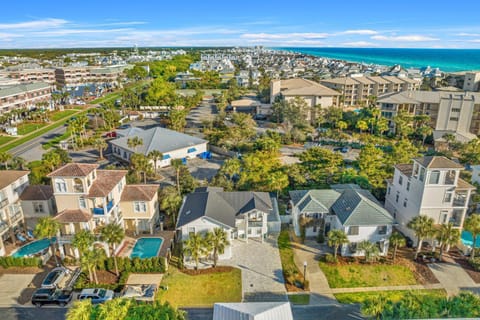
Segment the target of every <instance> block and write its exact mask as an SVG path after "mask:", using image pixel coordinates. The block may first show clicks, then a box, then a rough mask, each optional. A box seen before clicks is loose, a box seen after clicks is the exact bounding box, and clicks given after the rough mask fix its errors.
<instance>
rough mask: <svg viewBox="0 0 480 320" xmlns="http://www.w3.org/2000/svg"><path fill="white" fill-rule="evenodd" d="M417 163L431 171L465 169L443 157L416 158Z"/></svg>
mask: <svg viewBox="0 0 480 320" xmlns="http://www.w3.org/2000/svg"><path fill="white" fill-rule="evenodd" d="M414 160H415V161H417V162H418V163H420V164H421V165H422V166H424V167H425V168H430V169H463V168H464V167H463V166H462V165H461V164H459V163H457V162H455V161H452V160H450V159H448V158H446V157H443V156H426V157H422V158H415V159H414Z"/></svg>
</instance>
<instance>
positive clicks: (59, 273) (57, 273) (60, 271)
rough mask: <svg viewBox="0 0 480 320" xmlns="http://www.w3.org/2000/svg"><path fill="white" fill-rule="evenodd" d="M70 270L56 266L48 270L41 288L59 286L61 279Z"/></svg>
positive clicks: (62, 279)
mask: <svg viewBox="0 0 480 320" xmlns="http://www.w3.org/2000/svg"><path fill="white" fill-rule="evenodd" d="M70 273H71V271H70V270H69V269H67V268H64V267H57V268H55V269H53V270H52V271H50V272H49V273H48V274H47V276H46V277H45V279H43V282H42V285H41V287H42V288H47V289H53V288H59V287H61V283H62V281H64V279H65V278H66V277H67V275H69V274H70Z"/></svg>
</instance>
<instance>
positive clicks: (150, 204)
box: [120, 184, 160, 234]
mask: <svg viewBox="0 0 480 320" xmlns="http://www.w3.org/2000/svg"><path fill="white" fill-rule="evenodd" d="M159 188H160V186H159V185H158V184H149V185H144V184H139V185H137V184H136V185H126V186H125V188H124V189H123V192H122V196H121V198H120V210H121V212H122V216H123V220H124V226H125V231H127V232H128V231H130V232H133V233H135V234H140V233H150V234H152V233H153V232H154V230H155V226H156V225H157V224H158V223H159V219H160V215H159V214H160V213H159V205H158V189H159Z"/></svg>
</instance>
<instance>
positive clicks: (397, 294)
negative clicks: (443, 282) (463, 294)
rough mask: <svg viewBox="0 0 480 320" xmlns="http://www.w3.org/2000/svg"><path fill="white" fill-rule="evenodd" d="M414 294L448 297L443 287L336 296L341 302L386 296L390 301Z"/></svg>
mask: <svg viewBox="0 0 480 320" xmlns="http://www.w3.org/2000/svg"><path fill="white" fill-rule="evenodd" d="M411 294H413V295H414V296H416V297H432V298H441V297H446V292H445V290H443V289H432V290H415V291H411V290H392V291H366V292H348V293H336V294H335V298H336V299H337V300H338V302H340V303H363V302H365V301H366V300H371V299H375V298H378V297H380V296H381V297H384V298H385V299H386V300H388V301H392V302H398V301H400V300H403V299H404V298H405V296H406V295H411Z"/></svg>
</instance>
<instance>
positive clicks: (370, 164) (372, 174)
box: [358, 144, 388, 188]
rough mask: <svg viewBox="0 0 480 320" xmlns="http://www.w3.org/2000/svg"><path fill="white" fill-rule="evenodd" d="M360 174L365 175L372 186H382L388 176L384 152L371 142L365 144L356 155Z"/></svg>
mask: <svg viewBox="0 0 480 320" xmlns="http://www.w3.org/2000/svg"><path fill="white" fill-rule="evenodd" d="M358 167H359V169H360V171H359V173H360V175H363V176H365V177H367V179H368V181H369V183H370V184H371V185H372V186H373V187H374V188H383V186H384V183H385V179H386V178H387V176H388V171H387V163H386V161H385V154H384V152H383V151H382V150H380V149H378V148H377V147H375V145H373V144H367V145H366V146H365V147H364V148H362V150H361V151H360V155H359V157H358Z"/></svg>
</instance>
